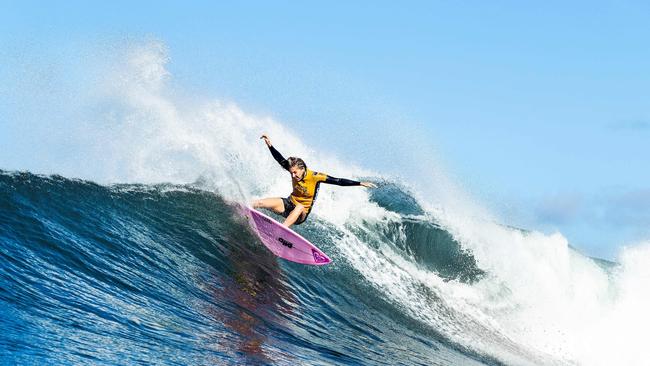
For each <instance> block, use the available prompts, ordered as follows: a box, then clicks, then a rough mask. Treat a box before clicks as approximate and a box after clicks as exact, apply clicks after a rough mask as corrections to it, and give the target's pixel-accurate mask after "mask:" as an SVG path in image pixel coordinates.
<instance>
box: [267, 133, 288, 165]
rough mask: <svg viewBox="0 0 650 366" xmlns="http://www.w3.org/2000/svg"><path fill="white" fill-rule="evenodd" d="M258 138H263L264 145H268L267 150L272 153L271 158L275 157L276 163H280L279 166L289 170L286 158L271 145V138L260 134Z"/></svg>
mask: <svg viewBox="0 0 650 366" xmlns="http://www.w3.org/2000/svg"><path fill="white" fill-rule="evenodd" d="M260 138H261V139H263V140H264V142H265V143H266V146H268V147H269V151H271V155H273V159H275V161H277V162H278V164H280V166H281V167H283V168H284V169H286V170H289V168H290V167H289V162H288V161H287V159H285V158H284V156H282V154H280V152H279V151H278V150H276V149H275V148H274V147H273V144H272V143H271V139H270V138H268V136H266V135H262V137H260Z"/></svg>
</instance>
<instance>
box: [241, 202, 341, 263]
mask: <svg viewBox="0 0 650 366" xmlns="http://www.w3.org/2000/svg"><path fill="white" fill-rule="evenodd" d="M240 207H241V209H242V211H243V214H244V215H246V217H247V218H248V221H249V222H250V224H251V227H252V228H253V231H255V233H256V234H257V236H258V237H259V238H260V240H261V241H262V243H264V245H265V246H266V247H267V248H269V250H270V251H271V252H273V254H275V255H277V256H278V257H280V258H284V259H286V260H289V261H292V262H296V263H301V264H311V265H315V266H322V265H325V264H327V263H330V262H331V261H332V260H331V259H329V257H328V256H327V255H325V253H323V252H322V251H321V250H320V249H318V248H317V247H316V246H315V245H314V244H312V243H310V242H309V241H308V240H307V239H305V238H303V237H302V236H300V234H298V233H296V232H295V231H293V230H291V229H289V228H286V227H284V226H282V224H280V223H279V222H277V221H275V220H273V219H272V218H270V217H268V216H266V215H265V214H263V213H261V212H259V211H256V210H254V209H252V208H250V207H245V206H240Z"/></svg>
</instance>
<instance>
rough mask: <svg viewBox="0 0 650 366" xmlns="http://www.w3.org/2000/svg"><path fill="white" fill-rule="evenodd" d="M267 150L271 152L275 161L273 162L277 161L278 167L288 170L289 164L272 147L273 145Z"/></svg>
mask: <svg viewBox="0 0 650 366" xmlns="http://www.w3.org/2000/svg"><path fill="white" fill-rule="evenodd" d="M269 150H271V155H273V159H275V161H277V162H278V164H280V166H282V167H283V168H284V169H286V170H289V162H288V161H287V159H285V158H284V156H282V154H280V152H279V151H278V150H276V149H275V148H274V147H273V145H271V146H269Z"/></svg>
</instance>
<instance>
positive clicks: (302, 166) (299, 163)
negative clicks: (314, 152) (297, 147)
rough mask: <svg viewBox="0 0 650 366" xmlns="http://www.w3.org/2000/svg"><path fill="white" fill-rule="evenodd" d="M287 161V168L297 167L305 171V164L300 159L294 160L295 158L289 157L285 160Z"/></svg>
mask: <svg viewBox="0 0 650 366" xmlns="http://www.w3.org/2000/svg"><path fill="white" fill-rule="evenodd" d="M287 161H288V162H289V167H294V166H295V167H298V168H300V169H304V170H307V165H306V164H305V161H304V160H302V159H300V158H296V157H295V156H291V157H289V159H287Z"/></svg>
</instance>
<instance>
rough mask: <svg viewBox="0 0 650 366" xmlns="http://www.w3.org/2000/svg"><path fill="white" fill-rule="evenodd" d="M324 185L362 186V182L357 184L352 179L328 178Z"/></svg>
mask: <svg viewBox="0 0 650 366" xmlns="http://www.w3.org/2000/svg"><path fill="white" fill-rule="evenodd" d="M323 183H327V184H335V185H337V186H359V185H361V182H357V181H356V180H351V179H345V178H335V177H332V176H329V175H328V176H327V178H326V179H325V181H323Z"/></svg>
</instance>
